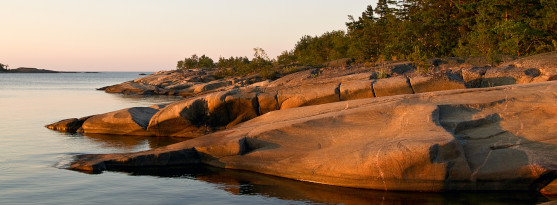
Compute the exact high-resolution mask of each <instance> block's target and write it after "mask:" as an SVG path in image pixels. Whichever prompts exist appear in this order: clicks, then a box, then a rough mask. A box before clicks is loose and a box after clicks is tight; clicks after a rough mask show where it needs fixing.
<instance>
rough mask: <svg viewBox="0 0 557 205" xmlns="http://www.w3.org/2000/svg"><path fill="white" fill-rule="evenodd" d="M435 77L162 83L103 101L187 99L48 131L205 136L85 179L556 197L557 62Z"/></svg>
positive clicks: (545, 59) (316, 76)
mask: <svg viewBox="0 0 557 205" xmlns="http://www.w3.org/2000/svg"><path fill="white" fill-rule="evenodd" d="M433 64H434V65H436V68H435V72H430V73H427V74H422V73H420V72H416V71H415V70H416V69H415V68H414V67H413V66H412V64H411V63H409V62H393V63H389V64H386V65H381V66H377V67H356V66H352V65H344V66H339V67H327V68H308V69H306V70H303V71H300V72H297V73H293V74H290V75H287V76H284V77H282V78H279V79H277V80H274V81H270V80H264V79H262V78H260V77H258V76H256V75H253V76H244V77H236V78H228V79H215V78H214V76H213V75H212V74H211V72H213V71H211V70H206V69H197V70H189V71H164V72H158V73H155V74H153V75H150V76H146V77H144V78H140V79H137V80H134V81H129V82H125V83H122V84H119V85H114V86H109V87H105V88H104V90H105V91H106V92H110V93H123V94H141V95H145V94H161V95H180V96H184V97H187V98H186V99H184V100H182V101H180V102H176V103H173V104H170V105H154V106H151V107H135V108H129V109H124V110H119V111H114V112H110V113H105V114H100V115H94V116H88V117H83V118H72V119H67V120H63V121H60V122H57V123H53V124H51V125H48V126H47V127H48V128H50V129H53V130H58V131H64V132H84V133H105V134H116V135H118V134H120V135H145V136H178V137H197V138H195V139H192V140H187V141H185V142H182V143H178V144H174V145H170V146H167V147H163V148H159V149H154V150H150V151H145V152H138V153H126V154H108V155H81V156H78V157H77V159H76V161H75V162H73V163H72V165H71V169H76V170H87V171H93V172H99V171H103V170H114V169H133V168H134V167H151V166H190V165H198V164H205V165H210V166H215V167H222V168H230V169H240V170H248V171H254V172H259V173H264V174H270V175H275V176H281V177H286V178H291V179H296V180H301V181H310V182H316V183H322V184H329V185H336V186H346V187H356V188H368V189H378V190H397V191H450V190H497V191H500V190H515V191H516V190H520V191H541V192H542V193H544V194H557V190H556V189H557V187H556V186H557V182H554V180H555V179H556V178H557V155H556V154H555V153H556V152H555V151H557V150H556V149H557V141H556V140H557V138H556V134H557V130H555V128H554V127H556V126H555V122H557V121H556V118H557V112H555V111H556V109H555V108H554V107H555V105H556V104H557V97H555V93H556V92H557V82H546V81H553V80H555V79H557V53H556V52H553V53H547V54H541V55H537V56H532V57H527V58H523V59H518V60H516V61H512V62H509V63H504V64H502V65H500V66H497V67H491V66H472V65H469V64H465V63H459V62H458V61H456V62H450V61H449V60H447V59H438V60H436V61H434V63H433ZM518 84H522V85H518Z"/></svg>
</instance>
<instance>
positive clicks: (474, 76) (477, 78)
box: [461, 67, 488, 88]
mask: <svg viewBox="0 0 557 205" xmlns="http://www.w3.org/2000/svg"><path fill="white" fill-rule="evenodd" d="M487 69H488V67H464V68H462V69H461V72H462V79H463V80H464V82H466V87H468V88H480V87H481V86H482V79H483V76H484V75H485V72H487Z"/></svg>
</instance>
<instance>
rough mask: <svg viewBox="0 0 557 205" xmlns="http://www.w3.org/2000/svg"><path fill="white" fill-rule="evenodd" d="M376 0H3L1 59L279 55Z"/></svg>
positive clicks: (158, 64) (80, 65) (133, 65)
mask: <svg viewBox="0 0 557 205" xmlns="http://www.w3.org/2000/svg"><path fill="white" fill-rule="evenodd" d="M375 4H376V0H348V1H341V0H273V1H271V0H195V1H194V0H0V63H3V64H8V65H10V68H17V67H37V68H42V69H50V70H59V71H158V70H171V69H174V68H175V66H176V61H178V60H181V59H183V58H184V57H189V56H191V55H192V54H194V53H195V54H198V55H202V54H207V55H208V56H209V57H211V58H213V59H214V60H215V61H216V60H217V59H218V58H219V57H220V56H223V57H230V56H247V57H249V58H251V57H252V56H253V48H255V47H261V48H263V49H265V51H266V52H267V54H268V55H269V57H271V58H274V57H276V56H277V55H279V54H280V53H281V52H282V51H284V50H290V49H292V48H293V47H294V45H295V43H296V42H297V41H298V40H299V39H300V37H302V36H303V35H311V36H315V35H320V34H322V33H324V32H327V31H332V30H346V26H345V24H344V23H345V22H347V21H348V18H347V16H348V15H354V16H360V15H361V13H362V12H363V11H364V10H365V9H366V6H367V5H373V6H374V7H375Z"/></svg>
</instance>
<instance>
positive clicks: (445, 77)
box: [408, 72, 466, 93]
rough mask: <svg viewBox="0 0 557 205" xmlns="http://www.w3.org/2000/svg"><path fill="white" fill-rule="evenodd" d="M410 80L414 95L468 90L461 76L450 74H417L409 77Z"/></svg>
mask: <svg viewBox="0 0 557 205" xmlns="http://www.w3.org/2000/svg"><path fill="white" fill-rule="evenodd" d="M408 79H409V80H410V85H411V86H412V89H413V90H414V93H425V92H434V91H441V90H456V89H466V85H465V83H464V81H463V80H462V78H460V76H458V75H456V74H453V73H448V72H445V73H435V74H432V75H419V74H416V75H411V76H409V77H408Z"/></svg>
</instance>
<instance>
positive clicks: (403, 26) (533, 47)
mask: <svg viewBox="0 0 557 205" xmlns="http://www.w3.org/2000/svg"><path fill="white" fill-rule="evenodd" d="M555 19H557V1H555V0H379V1H378V3H377V5H376V6H375V8H374V7H372V6H371V5H370V6H368V7H367V9H366V10H365V11H364V12H363V13H362V14H361V16H358V17H354V16H349V21H348V22H347V23H346V27H347V29H346V31H331V32H326V33H324V34H322V35H320V36H307V35H306V36H303V37H302V38H301V39H300V40H299V41H298V42H297V43H296V45H295V46H294V48H293V49H292V50H289V51H284V52H282V53H281V55H279V56H277V57H276V59H269V58H268V57H266V54H265V56H261V54H262V53H263V54H264V51H263V49H260V48H257V49H255V50H256V51H255V52H256V54H255V55H254V58H253V59H251V60H250V59H248V58H247V57H230V58H220V59H219V60H218V62H216V63H215V62H213V60H211V59H210V58H208V57H206V56H202V57H197V56H195V55H194V56H192V57H191V58H186V59H184V60H183V61H179V62H178V68H179V69H185V68H193V67H208V68H210V67H221V68H225V67H230V68H234V69H233V70H234V71H233V72H232V73H230V75H233V74H244V73H250V72H258V71H262V70H267V72H269V71H268V70H269V68H272V67H277V66H278V67H280V66H283V67H284V66H291V65H304V66H318V65H322V64H324V63H325V62H328V61H332V60H337V59H342V58H351V59H354V60H355V61H356V62H377V61H384V60H397V59H408V60H411V61H420V60H423V59H426V58H429V57H448V56H459V57H468V56H485V57H488V58H490V59H493V60H494V61H496V60H497V56H498V55H513V56H527V55H533V54H538V53H543V52H549V51H555V50H556V49H557V21H556V20H555ZM192 60H193V62H190V61H192ZM196 63H197V64H196ZM273 65H274V66H273ZM258 66H262V67H258ZM276 70H277V69H276V68H275V71H276Z"/></svg>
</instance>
